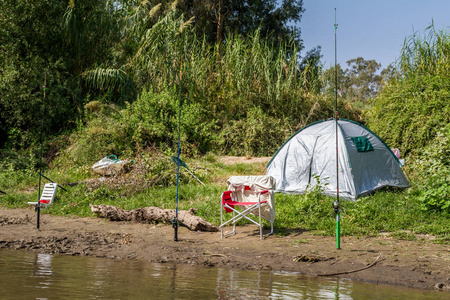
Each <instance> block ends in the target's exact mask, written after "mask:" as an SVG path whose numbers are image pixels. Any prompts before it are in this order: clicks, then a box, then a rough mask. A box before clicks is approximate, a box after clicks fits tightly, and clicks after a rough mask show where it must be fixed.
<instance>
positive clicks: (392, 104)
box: [366, 28, 450, 155]
mask: <svg viewBox="0 0 450 300" xmlns="http://www.w3.org/2000/svg"><path fill="white" fill-rule="evenodd" d="M428 30H429V31H428V33H429V34H428V37H427V38H426V39H421V38H420V37H418V36H413V37H411V38H410V39H409V40H407V41H406V42H405V45H404V47H403V50H402V53H401V56H400V60H399V66H398V75H397V76H394V77H392V78H391V79H390V81H389V82H387V83H386V84H385V86H384V87H383V89H382V91H381V93H380V94H379V95H378V97H377V98H376V99H375V101H374V106H373V109H372V110H371V111H369V112H368V113H367V115H366V117H367V124H368V126H369V127H370V128H371V129H372V130H373V131H374V132H376V133H377V134H378V135H379V136H380V137H381V138H382V139H384V140H385V142H386V143H387V144H388V145H391V146H392V147H396V148H399V149H400V150H401V152H402V153H404V154H405V155H406V154H408V153H412V152H414V151H417V150H418V149H420V148H422V147H424V146H426V145H428V144H429V143H430V141H432V140H433V138H434V137H435V136H436V133H437V131H438V130H439V129H440V128H441V127H442V126H445V125H446V124H447V123H449V120H450V101H449V99H450V91H449V89H448V86H449V85H450V77H449V76H448V73H449V71H450V62H449V57H450V36H449V35H448V34H447V33H445V32H436V31H435V30H434V28H429V29H428Z"/></svg>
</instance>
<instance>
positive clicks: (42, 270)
mask: <svg viewBox="0 0 450 300" xmlns="http://www.w3.org/2000/svg"><path fill="white" fill-rule="evenodd" d="M449 297H450V294H449V293H443V292H437V291H428V290H419V289H411V288H404V287H393V286H388V285H377V284H370V283H361V282H354V281H350V280H343V279H338V278H328V279H324V278H315V277H308V276H302V275H298V274H293V273H281V272H271V271H242V270H233V269H227V268H208V267H202V266H189V265H172V264H153V263H146V262H141V261H130V260H127V261H121V260H113V259H105V258H94V257H80V256H77V257H75V256H64V255H51V254H44V253H30V252H23V251H15V250H11V249H0V299H196V300H199V299H449Z"/></svg>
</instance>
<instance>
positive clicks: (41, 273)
mask: <svg viewBox="0 0 450 300" xmlns="http://www.w3.org/2000/svg"><path fill="white" fill-rule="evenodd" d="M52 259H53V256H52V255H50V254H45V253H38V254H37V255H36V262H35V267H36V270H35V271H34V277H35V278H37V279H39V282H38V285H36V286H35V287H36V288H43V289H45V288H48V287H49V286H50V285H51V284H52V276H53V271H52Z"/></svg>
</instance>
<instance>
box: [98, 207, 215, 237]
mask: <svg viewBox="0 0 450 300" xmlns="http://www.w3.org/2000/svg"><path fill="white" fill-rule="evenodd" d="M89 206H90V207H91V211H92V212H93V213H95V214H96V215H97V216H100V217H104V218H107V219H109V220H111V221H132V222H137V223H154V222H163V223H170V222H171V220H172V218H173V217H174V216H175V210H174V209H162V208H159V207H144V208H138V209H134V210H124V209H122V208H119V207H115V206H112V205H104V204H101V205H92V204H89ZM178 221H179V222H180V223H181V224H182V225H184V226H186V227H187V228H189V229H190V230H193V231H197V230H199V231H210V232H216V231H219V229H218V228H217V227H216V226H214V225H212V224H211V223H209V222H207V221H206V220H205V219H203V218H200V217H197V216H196V215H195V213H194V209H192V208H191V209H189V210H179V211H178Z"/></svg>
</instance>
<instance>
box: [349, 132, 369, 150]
mask: <svg viewBox="0 0 450 300" xmlns="http://www.w3.org/2000/svg"><path fill="white" fill-rule="evenodd" d="M352 141H353V144H355V146H356V150H358V152H368V151H373V146H372V144H371V143H370V141H369V139H368V138H367V137H365V136H353V137H352Z"/></svg>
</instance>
